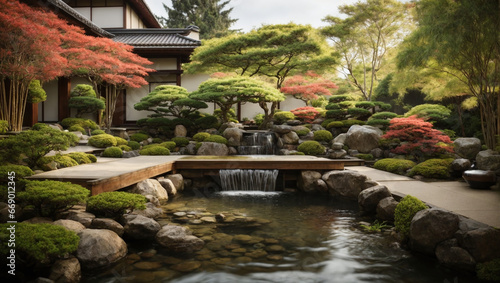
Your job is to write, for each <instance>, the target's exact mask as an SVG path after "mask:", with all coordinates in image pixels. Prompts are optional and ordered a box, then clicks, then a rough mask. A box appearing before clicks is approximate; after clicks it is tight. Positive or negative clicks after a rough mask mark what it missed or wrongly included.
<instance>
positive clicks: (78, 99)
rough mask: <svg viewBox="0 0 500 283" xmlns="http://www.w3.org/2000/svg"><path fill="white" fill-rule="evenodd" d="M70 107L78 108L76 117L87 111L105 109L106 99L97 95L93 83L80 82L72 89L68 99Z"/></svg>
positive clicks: (92, 111) (93, 111)
mask: <svg viewBox="0 0 500 283" xmlns="http://www.w3.org/2000/svg"><path fill="white" fill-rule="evenodd" d="M68 106H69V108H74V109H76V117H78V118H79V117H82V115H83V114H85V113H95V112H97V111H98V110H103V109H104V101H103V100H101V99H99V98H97V97H96V93H95V91H94V88H92V86H91V85H85V84H79V85H77V86H76V87H75V88H74V89H73V90H72V91H71V98H70V99H69V101H68Z"/></svg>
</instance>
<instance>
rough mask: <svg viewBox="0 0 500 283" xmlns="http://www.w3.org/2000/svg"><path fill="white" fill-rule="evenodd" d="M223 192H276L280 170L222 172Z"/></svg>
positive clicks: (220, 172) (220, 173)
mask: <svg viewBox="0 0 500 283" xmlns="http://www.w3.org/2000/svg"><path fill="white" fill-rule="evenodd" d="M219 175H220V180H221V186H222V190H223V191H264V192H274V191H275V188H276V178H277V177H278V170H242V169H236V170H220V171H219Z"/></svg>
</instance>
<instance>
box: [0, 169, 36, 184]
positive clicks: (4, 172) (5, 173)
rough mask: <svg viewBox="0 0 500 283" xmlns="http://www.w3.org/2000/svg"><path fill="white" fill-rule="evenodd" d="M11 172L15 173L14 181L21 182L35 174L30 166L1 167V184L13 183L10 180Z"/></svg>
mask: <svg viewBox="0 0 500 283" xmlns="http://www.w3.org/2000/svg"><path fill="white" fill-rule="evenodd" d="M9 172H14V173H15V174H14V178H15V179H14V180H19V179H22V178H25V177H29V176H31V175H33V174H35V173H34V172H33V170H31V169H30V168H29V167H28V166H23V165H14V164H7V165H0V183H3V182H8V181H12V180H9V176H10V175H9Z"/></svg>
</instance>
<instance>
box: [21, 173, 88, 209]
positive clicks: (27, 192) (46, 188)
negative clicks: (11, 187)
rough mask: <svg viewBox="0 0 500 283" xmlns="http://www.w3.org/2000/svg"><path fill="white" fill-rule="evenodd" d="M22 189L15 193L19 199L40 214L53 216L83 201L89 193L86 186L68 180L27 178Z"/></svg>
mask: <svg viewBox="0 0 500 283" xmlns="http://www.w3.org/2000/svg"><path fill="white" fill-rule="evenodd" d="M25 182H26V186H25V188H24V191H20V192H18V193H17V198H18V200H19V201H21V202H23V203H24V204H25V205H32V206H33V207H34V208H35V212H36V214H37V215H40V216H49V217H53V216H55V215H56V214H57V213H59V212H61V211H64V210H67V209H69V208H71V207H73V205H76V204H79V203H82V202H85V200H86V199H87V197H88V196H89V194H90V191H89V190H87V189H86V188H84V187H82V186H80V185H76V184H72V183H69V182H59V181H50V180H49V181H30V180H27V181H25Z"/></svg>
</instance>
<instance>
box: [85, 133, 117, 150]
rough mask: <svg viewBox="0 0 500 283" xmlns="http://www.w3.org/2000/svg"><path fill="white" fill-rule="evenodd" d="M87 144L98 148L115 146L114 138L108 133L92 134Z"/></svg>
mask: <svg viewBox="0 0 500 283" xmlns="http://www.w3.org/2000/svg"><path fill="white" fill-rule="evenodd" d="M89 145H91V146H94V147H98V148H106V147H110V146H116V138H115V137H113V136H112V135H108V134H102V135H97V136H92V137H90V138H89Z"/></svg>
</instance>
